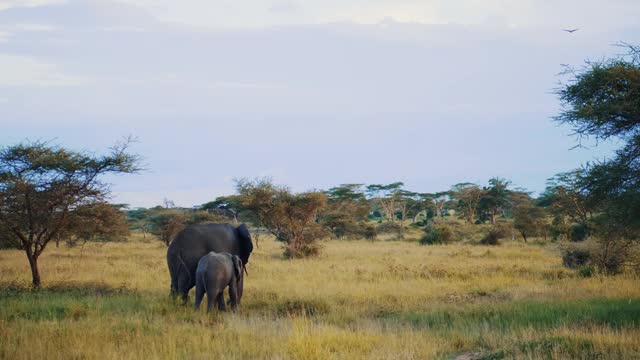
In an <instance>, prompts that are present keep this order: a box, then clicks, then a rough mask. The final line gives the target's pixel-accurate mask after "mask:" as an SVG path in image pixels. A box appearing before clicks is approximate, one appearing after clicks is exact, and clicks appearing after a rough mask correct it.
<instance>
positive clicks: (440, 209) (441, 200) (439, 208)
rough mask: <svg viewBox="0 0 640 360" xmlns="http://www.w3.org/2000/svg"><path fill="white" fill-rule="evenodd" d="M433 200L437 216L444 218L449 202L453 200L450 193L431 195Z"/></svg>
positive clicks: (443, 192)
mask: <svg viewBox="0 0 640 360" xmlns="http://www.w3.org/2000/svg"><path fill="white" fill-rule="evenodd" d="M431 198H432V199H433V206H434V207H435V216H437V217H442V216H444V207H445V204H446V203H447V201H449V200H450V198H451V192H450V191H441V192H437V193H434V194H431Z"/></svg>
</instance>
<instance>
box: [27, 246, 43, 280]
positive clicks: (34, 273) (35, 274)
mask: <svg viewBox="0 0 640 360" xmlns="http://www.w3.org/2000/svg"><path fill="white" fill-rule="evenodd" d="M26 252H27V259H29V266H30V267H31V277H32V283H33V288H34V289H38V288H39V287H40V271H39V270H38V257H37V256H35V255H33V254H31V252H30V251H29V250H27V251H26Z"/></svg>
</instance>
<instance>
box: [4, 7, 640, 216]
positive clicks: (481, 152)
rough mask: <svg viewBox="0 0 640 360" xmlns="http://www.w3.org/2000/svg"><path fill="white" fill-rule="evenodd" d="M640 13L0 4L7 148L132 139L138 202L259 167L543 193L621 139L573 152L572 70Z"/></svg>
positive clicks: (130, 183) (323, 184) (423, 185)
mask: <svg viewBox="0 0 640 360" xmlns="http://www.w3.org/2000/svg"><path fill="white" fill-rule="evenodd" d="M638 19H640V2H638V1H635V0H614V1H600V0H598V1H596V0H581V1H578V0H559V1H553V2H552V1H544V0H535V1H534V0H518V1H516V0H511V1H510V0H484V1H479V0H459V1H451V0H423V1H402V0H368V1H364V0H341V1H338V0H323V1H319V0H317V1H294V0H291V1H289V0H284V1H257V0H245V1H239V0H235V1H231V0H182V1H169V0H87V1H81V0H75V1H74V0H68V1H64V0H9V1H7V0H4V1H3V0H0V124H1V130H2V131H1V132H0V144H3V145H8V144H13V143H16V142H19V141H22V140H24V139H26V138H29V139H57V140H56V141H57V142H58V143H60V144H63V145H66V146H70V147H73V148H77V149H89V150H95V151H98V152H101V151H105V150H106V148H108V146H109V145H111V144H113V143H114V142H115V141H116V140H118V139H120V138H122V137H123V136H127V135H134V136H137V137H138V138H139V140H140V142H139V143H138V144H136V145H135V146H134V148H133V150H134V151H136V152H138V153H140V154H141V155H143V156H144V157H145V158H146V160H145V162H146V164H147V165H148V167H149V171H148V172H145V173H143V174H140V175H134V176H124V177H116V178H111V179H109V181H111V182H112V183H113V184H114V185H113V190H114V195H115V196H114V199H113V200H114V201H118V202H125V203H130V204H131V205H133V206H153V205H157V204H160V203H161V202H162V199H163V198H165V197H166V198H169V199H172V200H174V201H175V202H176V204H178V205H182V206H191V205H194V204H200V203H203V202H206V201H208V200H211V199H213V198H215V197H216V196H219V195H222V194H228V193H231V192H233V182H232V179H233V178H239V177H256V176H271V177H273V178H274V180H275V181H276V182H278V183H282V184H287V185H290V186H291V187H292V188H293V189H294V190H298V191H303V190H308V189H312V188H328V187H331V186H334V185H337V184H341V183H353V182H362V183H387V182H393V181H403V182H405V183H406V185H407V187H408V188H410V189H412V190H416V191H424V192H428V191H439V190H445V189H448V188H449V186H450V185H452V184H454V183H457V182H463V181H471V182H476V183H479V184H484V183H486V181H487V180H488V179H489V178H490V177H493V176H501V177H506V178H509V179H511V180H512V181H513V182H514V184H515V185H517V186H520V187H525V188H527V189H529V190H533V191H540V190H542V189H543V188H544V186H545V182H546V179H548V178H549V177H551V176H553V175H554V174H555V173H558V172H561V171H566V170H569V169H572V168H575V167H577V166H579V165H580V164H581V163H583V162H584V161H589V160H593V159H594V158H602V157H604V156H606V155H607V154H608V153H609V152H610V151H611V149H612V148H614V147H615V144H606V145H605V146H601V147H599V148H597V149H589V150H584V149H576V150H571V151H569V148H571V147H572V146H573V145H574V144H575V142H574V140H575V139H573V138H571V137H569V136H567V134H568V133H569V129H567V128H559V127H558V126H556V124H554V123H553V122H552V121H551V117H552V116H553V115H555V114H557V113H558V111H559V102H558V100H557V99H556V97H555V95H553V93H552V92H553V89H554V88H555V87H556V86H557V83H558V82H559V81H561V80H562V77H560V76H558V75H557V74H558V73H559V72H560V71H561V65H560V64H572V65H576V66H580V65H581V64H582V62H583V60H584V59H585V58H591V59H598V58H602V57H603V56H606V55H610V54H614V53H616V52H617V51H620V50H619V49H617V48H615V47H613V46H611V45H612V44H614V43H616V42H619V41H627V42H631V43H633V42H635V43H637V42H638V40H639V36H638V35H639V34H640V22H639V21H638ZM573 27H577V28H580V30H579V31H577V32H575V33H574V34H568V33H566V32H563V31H562V30H561V29H562V28H573Z"/></svg>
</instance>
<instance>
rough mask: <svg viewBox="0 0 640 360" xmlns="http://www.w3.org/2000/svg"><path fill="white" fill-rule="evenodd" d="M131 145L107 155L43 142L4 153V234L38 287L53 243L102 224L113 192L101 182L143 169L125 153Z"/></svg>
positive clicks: (0, 219)
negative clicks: (92, 223) (105, 177)
mask: <svg viewBox="0 0 640 360" xmlns="http://www.w3.org/2000/svg"><path fill="white" fill-rule="evenodd" d="M129 144H130V140H127V141H124V142H122V143H118V144H116V145H115V146H114V147H112V148H111V152H110V153H109V154H108V155H103V156H96V155H93V154H91V153H88V152H77V151H72V150H68V149H65V148H62V147H60V146H57V145H53V144H51V143H48V142H42V141H36V142H31V143H22V144H18V145H14V146H8V147H4V148H2V149H1V150H0V234H2V235H1V236H3V237H4V238H5V241H6V242H8V243H10V244H12V245H13V246H15V247H16V248H18V249H21V250H24V252H25V254H26V255H27V259H28V260H29V264H30V266H31V272H32V277H33V279H32V280H33V286H34V287H39V286H40V283H41V280H40V273H39V270H38V263H37V261H38V257H39V256H40V255H41V254H42V252H43V251H44V250H45V248H46V247H47V245H48V244H49V242H50V241H51V240H53V239H55V238H56V236H59V235H61V234H63V233H69V232H72V231H73V230H76V229H77V230H81V229H85V230H86V228H87V226H86V222H87V221H88V219H95V221H98V219H100V218H102V216H101V214H102V215H104V214H106V212H105V211H104V210H105V208H104V207H102V208H100V207H99V206H98V205H97V204H100V203H104V202H105V199H106V198H107V196H108V194H109V187H108V185H107V184H105V183H103V182H101V181H100V180H99V177H100V176H102V175H105V174H109V173H111V174H118V173H134V172H137V171H139V170H140V165H139V160H140V159H139V157H138V156H137V155H134V154H130V153H128V152H127V150H128V147H129ZM89 209H91V210H92V211H90V214H91V216H90V217H87V216H86V214H87V211H89ZM98 209H101V210H102V211H96V210H98ZM78 223H82V224H85V226H77V224H78Z"/></svg>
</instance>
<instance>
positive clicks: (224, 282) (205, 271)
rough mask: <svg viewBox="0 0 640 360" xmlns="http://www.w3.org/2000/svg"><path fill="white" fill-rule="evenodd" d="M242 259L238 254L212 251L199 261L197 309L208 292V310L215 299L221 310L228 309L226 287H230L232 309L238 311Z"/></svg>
mask: <svg viewBox="0 0 640 360" xmlns="http://www.w3.org/2000/svg"><path fill="white" fill-rule="evenodd" d="M242 270H243V266H242V260H240V258H239V257H238V256H237V255H231V254H229V253H226V252H225V253H216V252H213V251H212V252H210V253H208V254H207V255H205V256H203V257H202V258H201V259H200V261H198V267H197V268H196V303H195V309H196V310H198V309H199V308H200V303H201V302H202V298H203V297H204V294H205V293H206V294H207V312H209V311H211V309H212V308H213V304H214V301H215V302H217V303H218V309H219V310H220V311H225V310H226V305H225V303H224V289H225V288H226V287H227V286H228V287H229V298H230V302H229V303H230V304H231V309H232V310H233V311H236V309H237V308H238V305H239V304H240V297H241V294H239V293H238V286H239V284H240V282H241V281H242Z"/></svg>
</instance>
